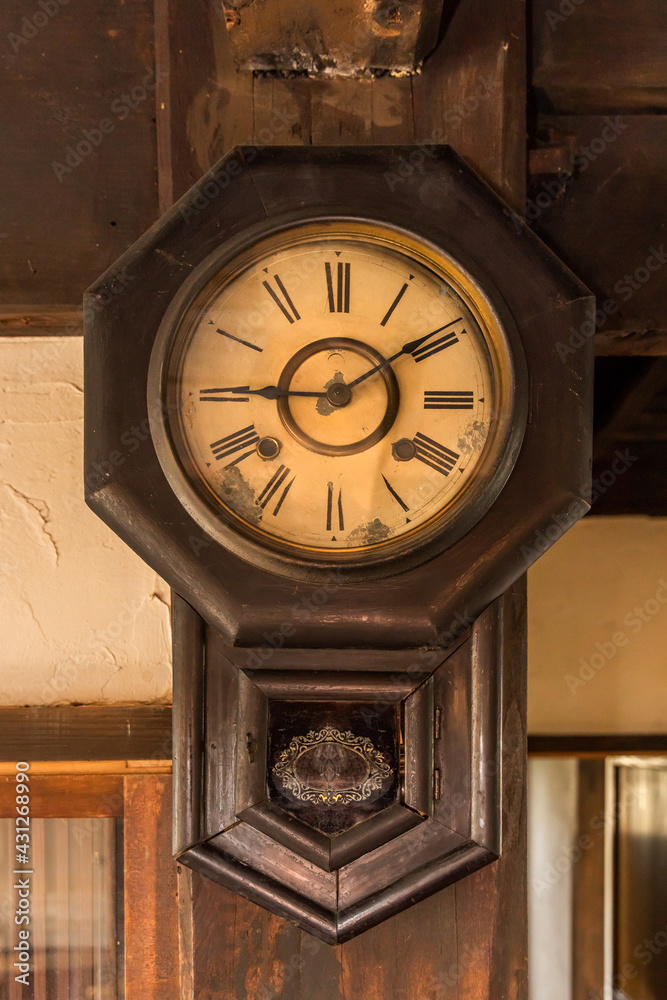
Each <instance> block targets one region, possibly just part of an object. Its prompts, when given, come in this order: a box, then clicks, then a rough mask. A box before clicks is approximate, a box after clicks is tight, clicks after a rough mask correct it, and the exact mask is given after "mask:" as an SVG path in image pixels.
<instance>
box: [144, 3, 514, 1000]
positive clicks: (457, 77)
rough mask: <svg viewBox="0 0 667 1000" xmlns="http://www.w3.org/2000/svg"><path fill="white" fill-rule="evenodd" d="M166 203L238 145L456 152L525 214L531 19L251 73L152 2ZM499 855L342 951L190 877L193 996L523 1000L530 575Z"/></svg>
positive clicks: (191, 11)
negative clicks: (380, 71) (295, 73)
mask: <svg viewBox="0 0 667 1000" xmlns="http://www.w3.org/2000/svg"><path fill="white" fill-rule="evenodd" d="M156 46H157V65H158V70H159V72H160V73H161V74H162V75H161V77H160V89H159V92H158V95H157V113H158V147H159V157H158V162H159V165H160V192H161V207H162V208H163V209H165V208H167V207H168V205H169V202H170V201H171V199H172V198H177V197H179V196H180V195H181V194H183V192H184V191H185V190H187V188H188V187H190V185H191V184H192V183H193V182H194V181H196V180H197V179H198V178H199V177H200V176H201V175H202V174H203V173H204V172H205V171H206V170H207V169H208V168H209V167H210V166H211V165H212V164H213V163H215V162H216V160H217V159H218V158H219V157H220V156H222V155H223V154H224V153H225V152H227V151H228V150H229V149H230V148H231V147H232V146H233V145H235V144H236V143H245V144H249V143H253V142H255V143H259V144H262V145H270V144H275V145H289V144H304V145H307V144H311V143H312V144H348V145H349V144H356V143H359V144H367V143H382V144H385V143H386V144H397V143H415V144H417V145H418V146H421V148H418V149H417V150H416V151H415V157H414V162H413V163H412V164H411V166H412V168H413V169H415V170H418V169H419V162H420V156H423V157H427V156H428V155H429V149H430V148H432V145H433V144H434V143H435V144H437V143H442V142H447V143H450V144H451V145H452V146H454V148H455V149H456V151H457V152H458V153H459V154H460V155H462V156H463V157H465V158H466V159H467V160H468V162H469V163H470V164H471V166H473V167H474V168H475V169H476V170H477V171H478V172H479V173H480V174H481V175H482V176H483V177H485V179H486V180H487V181H488V182H489V183H490V184H491V185H492V186H493V187H494V188H495V189H496V191H497V192H498V193H500V194H501V195H502V197H504V198H505V200H506V201H507V202H509V204H510V205H511V206H512V208H514V209H515V210H517V211H519V212H521V211H522V206H523V204H524V198H525V190H524V178H525V110H524V109H525V14H524V5H523V4H522V3H521V2H520V0H499V2H498V3H495V4H489V3H488V2H486V0H462V2H461V4H460V5H459V7H458V9H457V11H456V13H455V15H454V17H453V19H452V22H451V24H450V26H449V29H448V31H447V34H446V37H445V39H444V41H443V42H442V43H441V44H440V46H439V48H438V49H437V51H436V52H435V53H434V54H433V55H432V56H431V57H430V58H429V59H428V60H427V62H426V64H425V66H424V70H423V72H422V73H421V74H420V75H418V76H412V77H403V78H393V77H389V76H382V77H377V78H360V79H349V78H346V79H336V78H328V79H310V78H304V77H298V78H295V79H282V78H276V77H271V76H266V77H262V76H253V75H252V74H249V73H238V72H237V71H236V70H235V68H234V65H233V61H232V59H231V55H230V50H229V43H228V40H227V37H226V33H225V25H224V20H223V16H222V6H221V4H219V3H213V2H210V0H209V2H205V0H192V2H190V3H187V4H186V3H185V2H184V0H180V2H179V0H156ZM504 620H505V625H504V628H505V633H504V652H505V655H504V664H503V692H502V698H503V709H502V724H503V747H504V750H503V761H502V771H503V788H504V801H503V855H502V858H501V859H500V860H499V861H498V862H496V863H494V864H492V865H489V866H487V867H486V868H483V869H482V870H480V871H478V872H476V873H475V874H473V875H471V876H469V877H467V878H465V879H463V880H462V881H460V882H458V883H456V884H455V885H452V886H450V887H448V888H446V889H443V890H442V891H440V892H438V893H436V894H435V895H433V896H431V897H430V898H428V899H426V900H423V901H422V902H420V903H418V904H416V905H415V906H413V907H411V908H409V909H407V910H406V911H404V912H403V913H400V914H398V915H397V916H395V917H392V918H391V919H389V920H387V921H385V922H384V923H382V924H380V925H379V926H377V927H375V928H373V929H371V930H369V931H367V932H366V933H364V934H362V935H360V936H359V937H358V938H355V939H353V940H351V941H349V942H347V943H345V944H343V945H339V946H336V947H331V946H329V945H325V944H322V943H321V942H319V941H317V940H315V939H314V938H312V937H311V936H310V935H308V934H307V933H305V932H303V931H301V930H299V928H298V927H296V925H294V924H292V923H290V922H289V921H286V920H284V919H282V918H280V917H277V916H274V915H273V914H271V913H269V912H267V911H266V910H263V909H261V908H260V907H258V906H257V905H255V904H253V903H250V902H248V901H247V900H245V899H242V898H241V897H239V896H237V895H235V894H234V893H232V892H230V891H228V890H226V889H224V888H223V887H222V886H220V885H218V884H216V883H214V882H212V881H210V880H208V879H206V878H203V877H201V876H199V875H197V874H194V873H192V872H189V871H187V870H185V869H181V870H180V872H179V886H180V888H179V907H180V927H181V949H182V951H181V970H182V971H181V990H182V996H183V998H187V1000H191V998H192V1000H214V998H215V1000H239V998H243V1000H408V998H409V1000H414V998H416V997H419V998H420V1000H421V998H423V1000H427V998H428V1000H449V998H452V1000H454V998H456V1000H500V998H504V1000H525V998H526V996H527V973H526V892H525V882H526V857H525V831H526V816H525V763H526V746H525V743H526V740H525V725H526V684H525V653H526V614H525V580H521V581H519V582H518V583H517V584H515V585H514V587H512V588H511V589H510V590H509V591H508V592H507V594H506V595H505V598H504Z"/></svg>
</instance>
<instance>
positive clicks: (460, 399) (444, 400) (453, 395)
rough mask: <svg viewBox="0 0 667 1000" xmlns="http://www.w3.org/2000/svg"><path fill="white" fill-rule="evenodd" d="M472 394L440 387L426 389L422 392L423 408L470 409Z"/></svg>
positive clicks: (466, 391)
mask: <svg viewBox="0 0 667 1000" xmlns="http://www.w3.org/2000/svg"><path fill="white" fill-rule="evenodd" d="M473 406H474V403H473V394H472V392H469V391H468V390H467V389H466V390H465V391H459V390H449V389H448V390H447V391H445V392H443V391H441V390H440V389H431V390H427V391H426V392H425V393H424V409H425V410H472V408H473Z"/></svg>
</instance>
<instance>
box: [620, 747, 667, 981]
mask: <svg viewBox="0 0 667 1000" xmlns="http://www.w3.org/2000/svg"><path fill="white" fill-rule="evenodd" d="M618 804H619V805H618V831H617V864H618V868H617V877H616V914H615V916H616V948H615V961H614V964H615V969H614V972H615V981H614V985H615V987H616V991H615V993H614V998H615V1000H626V998H627V1000H665V997H667V766H666V765H665V764H663V765H662V766H660V765H658V766H651V765H650V763H649V762H646V763H644V764H643V765H638V766H635V767H619V768H618Z"/></svg>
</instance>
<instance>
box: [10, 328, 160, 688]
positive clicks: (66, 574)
mask: <svg viewBox="0 0 667 1000" xmlns="http://www.w3.org/2000/svg"><path fill="white" fill-rule="evenodd" d="M82 361H83V342H82V339H81V338H80V337H53V338H44V337H39V338H36V337H33V338H27V337H26V338H0V635H1V636H2V640H1V642H0V704H3V705H42V704H64V703H69V702H73V703H77V702H84V703H91V702H98V703H99V702H105V703H113V702H125V703H127V702H169V701H170V700H171V645H170V643H171V639H170V627H169V588H168V587H167V586H166V584H165V583H164V581H162V580H161V579H160V578H159V577H158V576H156V574H155V573H154V572H153V571H152V570H151V569H149V568H148V567H147V566H146V565H145V564H144V563H143V562H142V561H141V560H140V559H139V558H138V557H137V556H136V555H134V553H133V552H131V550H130V549H129V548H128V547H127V546H126V545H124V544H123V542H121V541H120V540H119V539H117V538H116V537H115V535H114V534H113V533H112V532H111V531H110V530H109V528H107V527H106V526H105V525H104V524H103V523H102V522H101V521H100V520H99V518H98V517H96V516H95V515H94V514H93V513H92V512H91V511H89V510H88V508H87V507H86V505H85V504H84V501H83V388H82V386H83V374H82Z"/></svg>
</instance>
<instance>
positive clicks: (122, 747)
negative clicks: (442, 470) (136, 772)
mask: <svg viewBox="0 0 667 1000" xmlns="http://www.w3.org/2000/svg"><path fill="white" fill-rule="evenodd" d="M26 755H27V760H28V761H32V760H54V761H56V760H150V759H153V760H162V761H164V760H171V706H170V705H128V706H122V705H77V706H72V705H63V706H54V707H51V706H46V707H45V706H38V707H34V708H30V707H28V708H13V707H0V761H16V760H26Z"/></svg>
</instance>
